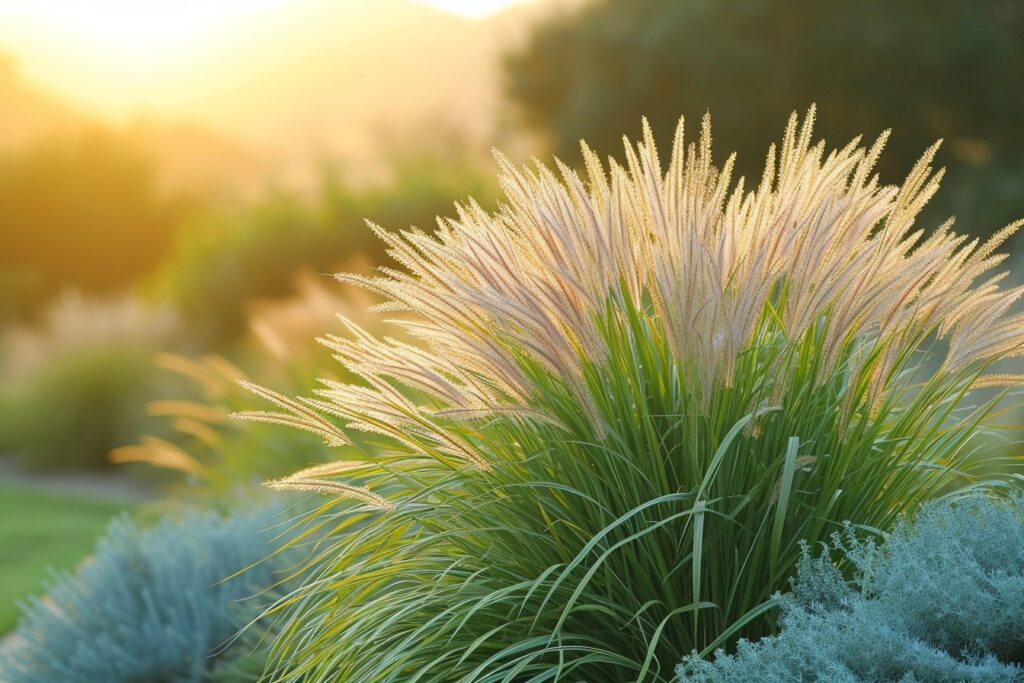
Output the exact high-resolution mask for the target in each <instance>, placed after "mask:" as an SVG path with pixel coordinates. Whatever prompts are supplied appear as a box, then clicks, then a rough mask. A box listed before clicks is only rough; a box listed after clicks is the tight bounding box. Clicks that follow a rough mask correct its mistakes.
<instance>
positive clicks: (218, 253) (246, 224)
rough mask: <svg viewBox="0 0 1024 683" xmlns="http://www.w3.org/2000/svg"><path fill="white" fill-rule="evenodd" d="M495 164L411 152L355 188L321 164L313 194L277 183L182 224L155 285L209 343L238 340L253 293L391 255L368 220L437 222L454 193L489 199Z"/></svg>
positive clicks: (276, 291)
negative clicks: (308, 272)
mask: <svg viewBox="0 0 1024 683" xmlns="http://www.w3.org/2000/svg"><path fill="white" fill-rule="evenodd" d="M491 175H492V174H491V173H489V172H485V171H483V170H481V169H480V164H479V162H477V161H475V160H474V159H472V158H471V157H470V156H469V155H468V154H462V153H458V152H455V153H453V154H452V156H451V157H450V158H441V157H440V156H439V155H436V154H434V153H417V154H407V155H406V156H402V157H400V158H398V159H397V160H395V161H394V162H393V164H392V168H391V173H390V179H389V180H388V181H387V182H385V183H382V184H378V185H372V186H367V187H361V188H357V187H353V185H352V184H351V183H348V182H346V181H343V180H341V179H339V177H338V175H337V174H336V173H332V172H325V175H324V179H323V181H322V182H321V185H320V187H319V189H318V191H317V192H316V193H315V194H314V196H312V197H311V198H305V197H302V196H300V195H299V194H298V193H296V192H288V191H282V190H279V191H276V192H273V193H271V194H270V195H268V196H267V197H266V198H264V199H262V200H260V201H258V202H257V203H255V204H254V205H252V206H249V207H243V208H241V209H238V208H237V207H236V208H234V209H231V210H227V211H222V212H219V213H213V214H210V215H208V216H206V217H205V218H202V219H199V220H197V221H195V222H194V223H192V224H190V225H188V226H186V227H185V229H184V230H183V233H182V234H181V236H180V239H179V241H178V243H177V245H176V248H175V250H174V253H173V256H172V257H171V259H170V260H169V262H168V263H167V264H166V265H165V267H164V268H163V270H162V273H161V274H160V276H159V277H158V280H157V283H156V288H157V289H158V290H159V291H160V292H161V293H162V294H163V295H164V296H166V297H167V298H168V299H169V300H170V301H172V302H173V303H174V304H175V305H176V307H177V308H178V309H179V310H180V311H181V312H182V314H183V316H184V317H185V320H186V321H187V323H188V325H189V326H190V329H191V330H193V331H195V332H196V333H197V334H198V335H199V336H200V337H201V338H202V339H203V340H205V341H206V342H207V343H210V344H223V343H225V342H227V341H229V340H234V339H237V338H238V336H239V335H240V333H242V332H243V331H244V330H245V328H246V323H247V320H248V317H249V315H250V313H251V312H252V302H253V300H255V299H260V298H272V297H282V296H284V295H286V294H289V293H290V292H291V291H292V288H293V279H294V277H295V275H296V273H297V272H298V271H300V270H302V269H310V268H311V269H314V270H316V271H318V272H333V271H334V270H336V269H339V268H340V267H341V266H342V265H343V264H345V265H346V267H347V268H348V269H357V270H360V269H366V268H368V267H369V266H370V265H377V264H381V263H383V262H384V261H385V259H386V257H385V255H384V253H383V250H382V249H381V247H380V240H377V239H376V238H375V237H374V236H373V234H372V232H371V230H370V229H369V228H368V227H367V226H366V224H365V221H366V220H371V221H373V222H374V223H377V224H379V225H381V226H384V227H387V228H389V229H404V228H407V227H409V226H411V225H416V226H418V227H421V228H423V229H425V230H432V229H433V228H434V225H435V217H436V216H438V215H446V216H448V215H453V214H454V209H453V198H458V197H467V196H470V195H472V196H473V197H474V198H476V199H477V200H479V201H480V202H482V203H487V202H491V201H493V198H494V197H495V196H496V192H497V190H496V187H495V185H494V183H493V180H492V178H491Z"/></svg>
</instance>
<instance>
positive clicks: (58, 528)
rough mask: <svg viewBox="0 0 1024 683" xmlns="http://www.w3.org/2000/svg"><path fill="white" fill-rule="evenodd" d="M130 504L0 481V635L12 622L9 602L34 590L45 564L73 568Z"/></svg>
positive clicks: (14, 612)
mask: <svg viewBox="0 0 1024 683" xmlns="http://www.w3.org/2000/svg"><path fill="white" fill-rule="evenodd" d="M131 505H132V504H131V503H130V502H123V501H110V500H103V499H99V498H88V497H83V496H81V495H70V494H64V493H58V492H52V491H41V490H38V489H32V488H27V487H24V486H16V485H12V484H6V483H0V634H4V633H7V632H9V631H11V630H12V629H13V628H14V627H15V625H16V624H17V621H18V610H17V607H16V605H15V603H16V602H17V601H19V600H21V599H23V598H25V597H26V596H28V595H32V594H34V593H38V592H40V590H41V589H42V586H43V582H44V579H45V578H46V571H45V570H46V568H47V567H54V568H57V569H71V568H73V567H74V566H75V565H77V564H78V562H79V561H81V559H82V558H83V557H85V556H86V555H88V554H89V553H90V552H91V551H92V549H93V546H94V544H95V542H96V537H97V536H98V535H99V534H100V533H102V532H103V530H104V529H105V528H106V525H107V523H108V522H109V521H110V520H111V518H113V517H114V516H115V515H117V513H118V512H120V511H121V510H124V509H127V508H129V507H131Z"/></svg>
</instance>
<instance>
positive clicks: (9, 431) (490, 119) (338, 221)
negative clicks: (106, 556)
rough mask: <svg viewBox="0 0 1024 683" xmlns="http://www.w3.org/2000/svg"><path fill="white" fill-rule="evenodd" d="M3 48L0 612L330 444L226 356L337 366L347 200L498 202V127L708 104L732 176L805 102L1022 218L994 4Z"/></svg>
mask: <svg viewBox="0 0 1024 683" xmlns="http://www.w3.org/2000/svg"><path fill="white" fill-rule="evenodd" d="M0 54H2V55H3V57H2V58H0V477H2V480H3V481H0V530H2V531H0V586H2V587H3V591H2V592H0V633H2V632H4V631H6V630H8V629H10V628H11V627H12V626H13V622H14V610H13V605H14V601H15V599H16V598H18V597H23V596H24V595H25V594H26V593H27V592H30V591H34V590H37V589H38V588H39V585H40V581H41V578H42V567H43V566H45V565H55V566H61V567H64V566H71V565H73V564H74V563H75V562H76V561H77V559H79V558H80V557H82V556H83V555H84V554H85V553H86V552H87V551H88V549H89V548H91V546H92V542H93V538H94V537H95V535H96V534H97V533H98V532H99V530H100V529H101V527H102V526H103V525H104V524H105V522H106V520H107V519H109V518H110V516H112V515H113V514H114V513H115V512H116V511H117V510H120V509H124V508H125V507H130V508H133V509H138V506H140V505H142V506H144V507H148V506H152V505H159V504H161V503H160V501H162V500H166V499H168V498H172V499H184V498H199V499H202V500H206V501H212V502H214V503H215V504H219V503H220V502H224V501H226V500H229V499H232V498H235V497H239V496H255V495H257V494H256V493H255V491H256V484H257V483H258V482H259V481H260V480H261V479H262V478H265V477H269V476H277V475H280V474H283V473H285V472H288V471H292V470H294V469H296V468H297V467H300V466H303V465H306V464H310V463H315V462H318V461H321V460H323V459H324V458H326V457H329V455H328V454H327V452H326V450H325V449H324V447H323V446H322V445H320V444H319V443H318V442H317V441H316V440H315V439H311V438H305V437H304V436H303V435H301V434H295V433H292V432H291V431H290V430H275V429H273V428H268V427H266V426H262V425H261V426H252V425H238V424H233V423H230V422H228V421H227V420H226V419H225V416H226V415H227V413H228V412H229V411H230V410H233V409H239V408H246V407H250V406H251V402H250V401H249V400H248V399H247V398H246V397H245V396H244V395H241V394H240V393H239V392H238V391H237V389H236V386H237V385H236V384H235V382H234V380H236V379H238V378H241V377H248V378H252V379H255V380H258V381H261V382H265V383H268V384H271V385H273V386H274V387H275V388H277V389H279V390H281V391H283V392H285V393H287V392H288V391H289V390H294V391H298V390H301V389H302V388H304V387H308V386H310V385H311V384H312V382H313V381H314V378H315V377H317V376H324V375H327V374H329V373H330V372H332V366H331V364H330V358H329V356H328V355H327V354H326V353H325V352H324V351H323V349H321V348H320V347H318V346H317V345H316V344H314V343H313V341H312V339H313V337H315V336H316V335H318V334H323V333H326V332H338V331H339V328H338V323H337V322H336V321H335V320H334V319H333V315H334V313H335V312H338V311H342V312H345V314H346V315H348V316H350V317H353V318H355V319H356V320H361V316H363V314H364V313H365V310H366V308H367V307H368V306H369V305H370V304H371V303H372V301H371V300H370V299H368V298H367V297H366V296H364V295H360V294H358V293H354V292H352V291H349V290H346V289H344V288H342V287H340V286H338V285H337V284H336V283H334V282H333V281H332V280H330V279H329V278H326V277H323V275H322V274H323V273H329V272H333V271H336V270H340V269H345V270H357V271H368V270H370V269H372V268H373V267H375V266H377V265H381V264H385V263H386V260H387V259H386V256H385V255H384V254H383V253H382V250H381V248H380V245H379V243H378V241H377V240H376V239H375V238H374V237H373V236H372V234H371V232H370V230H369V229H368V228H367V227H366V226H365V224H364V222H363V221H364V219H370V220H372V221H374V222H375V223H378V224H380V225H382V226H384V227H386V228H389V229H400V228H406V227H408V226H410V225H416V226H419V227H421V228H423V229H425V230H430V229H432V227H433V226H434V220H435V216H437V215H447V216H450V215H453V214H454V208H453V202H454V201H456V200H460V201H461V200H464V199H466V198H467V197H469V196H472V197H475V198H476V199H477V200H478V201H480V202H481V203H482V204H483V205H484V206H485V207H493V206H494V205H495V204H496V201H497V188H496V187H495V184H494V181H493V175H494V164H493V163H492V161H491V160H490V155H489V151H490V148H491V146H499V147H501V148H502V149H503V150H505V151H506V152H507V153H509V154H510V155H511V156H512V157H513V158H514V159H515V160H517V161H526V160H528V159H529V157H530V156H531V155H538V156H543V155H546V154H549V153H552V152H554V153H556V154H558V155H559V156H560V157H561V158H562V159H563V160H565V161H566V162H567V163H569V164H577V163H578V162H579V154H578V151H577V143H578V140H579V139H580V138H581V137H585V138H586V139H587V140H588V141H589V142H590V143H591V144H592V145H593V146H594V147H595V148H597V149H598V150H599V151H601V152H603V153H617V152H618V151H619V149H620V146H621V142H620V138H621V135H622V133H626V132H628V133H630V134H635V133H636V132H637V131H638V130H639V126H640V118H641V116H644V115H646V116H647V117H648V118H649V119H650V120H651V122H652V124H653V126H654V129H655V132H656V134H657V135H658V136H659V139H660V141H661V143H662V144H668V142H669V140H668V137H667V136H669V135H671V133H672V131H673V128H674V123H675V120H676V118H677V117H678V116H679V115H680V114H685V115H686V116H687V117H688V121H693V122H694V124H691V126H692V125H695V122H696V120H697V119H698V118H699V117H700V116H702V115H703V114H704V113H705V112H706V111H710V112H711V113H712V117H713V121H714V127H715V133H716V142H715V148H716V153H717V154H718V155H719V158H720V159H723V158H724V156H725V154H727V153H728V152H731V151H733V150H736V151H738V152H739V153H740V158H739V164H738V168H739V169H740V171H741V172H742V173H744V174H747V175H748V176H754V177H757V174H758V173H759V166H760V164H761V163H762V161H763V155H764V153H765V151H766V149H767V145H768V144H769V142H771V141H772V140H773V139H774V137H775V136H776V134H777V131H779V130H781V129H782V127H783V123H784V121H785V118H786V117H787V116H788V114H789V113H790V112H791V111H793V110H794V109H795V110H804V109H806V107H807V106H808V105H809V104H811V103H812V102H816V103H817V104H818V107H819V122H820V123H819V127H818V132H819V134H821V135H823V136H825V137H826V138H827V139H828V140H829V141H830V143H831V144H834V145H839V144H843V143H845V142H846V141H848V140H849V139H850V138H852V137H853V136H854V135H857V134H862V133H863V134H865V135H867V136H875V135H878V134H879V133H880V132H881V131H882V130H884V129H886V128H889V127H892V128H893V129H894V132H893V136H892V138H891V142H890V144H889V148H888V151H887V153H886V155H885V156H884V158H883V159H884V161H883V165H882V166H881V167H880V169H879V171H880V173H881V175H882V180H883V181H890V182H897V181H899V180H900V179H901V178H902V176H903V175H904V174H905V173H906V172H907V171H908V170H909V168H910V166H911V165H912V163H913V162H914V161H915V160H916V158H917V156H918V155H919V154H920V153H921V152H922V151H923V149H924V148H925V147H926V146H928V145H929V144H930V143H931V142H933V141H934V140H935V139H936V138H939V137H941V138H944V139H945V144H944V146H943V149H942V151H941V152H940V163H942V164H945V165H946V166H947V167H948V169H949V173H948V176H947V179H946V181H945V187H944V190H943V191H942V192H940V195H939V197H938V198H937V199H936V201H935V202H934V204H933V206H932V207H931V208H930V209H929V212H928V214H927V215H926V216H925V219H926V220H927V221H930V222H929V223H927V224H926V225H928V226H931V225H935V224H937V223H938V222H939V221H940V220H942V219H944V218H946V217H947V216H948V215H950V214H955V215H957V217H958V223H957V225H958V226H959V227H958V229H959V230H960V231H963V232H968V233H970V234H972V235H975V236H985V235H988V234H991V233H992V232H994V231H995V230H997V229H998V228H1000V227H1002V226H1003V225H1004V224H1005V223H1007V222H1009V221H1010V220H1011V219H1013V218H1016V217H1020V216H1024V127H1022V126H1021V125H1020V122H1021V120H1022V119H1021V116H1022V113H1024V88H1022V87H1021V84H1022V83H1024V5H1022V4H1021V3H1019V2H1016V1H1014V0H976V1H975V2H971V3H965V2H961V1H958V0H930V1H928V2H925V1H923V0H900V1H898V2H891V1H889V2H882V1H881V0H838V1H836V2H828V3H824V2H816V1H815V0H786V1H784V2H769V1H768V0H736V1H734V2H729V3H725V2H715V1H714V0H533V1H532V2H531V1H521V2H516V1H514V0H421V1H414V0H336V1H328V0H292V1H291V2H284V1H282V0H225V1H222V2H219V3H200V2H176V3H170V2H164V1H163V0H148V1H146V2H127V1H124V0H97V2H93V3H75V2H65V1H63V0H51V1H48V2H43V3H40V2H34V1H32V0H9V2H6V3H4V4H2V5H0ZM691 129H692V127H691ZM1011 248H1012V249H1013V250H1014V252H1015V254H1016V252H1018V251H1019V250H1020V242H1019V241H1017V242H1016V243H1014V244H1012V245H1011ZM1010 263H1011V268H1013V269H1014V270H1017V264H1018V263H1019V257H1018V256H1016V255H1015V256H1014V257H1013V259H1012V260H1011V262H1010ZM392 265H393V264H392ZM1014 279H1015V280H1020V279H1021V278H1020V277H1018V273H1016V272H1015V273H1014ZM366 324H369V325H374V324H376V325H379V324H381V323H379V322H376V323H374V322H367V323H366ZM1006 421H1007V422H1008V423H1010V422H1013V420H1011V419H1009V418H1008V419H1007V420H1006ZM1015 440H1016V437H1015V435H1013V434H1012V433H1011V436H1010V437H1009V438H1008V439H1007V444H1006V446H1005V447H1006V448H1015V447H1016V446H1015V444H1014V441H1015ZM111 451H113V452H114V453H115V458H114V459H115V460H116V461H118V462H119V463H122V464H119V465H117V466H115V465H114V464H113V463H112V461H111V459H110V457H109V454H110V453H111ZM335 455H336V454H335ZM140 461H141V464H140ZM152 465H157V466H158V467H152ZM158 472H162V474H158ZM97 477H99V478H100V479H101V480H103V481H107V482H109V486H96V485H95V480H96V478H97Z"/></svg>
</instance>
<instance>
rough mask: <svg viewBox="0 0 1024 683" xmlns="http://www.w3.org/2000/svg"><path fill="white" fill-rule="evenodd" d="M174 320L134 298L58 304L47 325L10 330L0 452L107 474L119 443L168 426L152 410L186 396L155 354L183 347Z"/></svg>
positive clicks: (32, 463)
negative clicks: (163, 399) (166, 399)
mask: <svg viewBox="0 0 1024 683" xmlns="http://www.w3.org/2000/svg"><path fill="white" fill-rule="evenodd" d="M177 335H178V332H177V322H176V318H175V316H174V315H173V314H172V313H170V312H168V311H165V310H151V309H149V308H147V307H146V306H145V305H144V304H142V303H141V302H139V301H137V300H134V299H131V298H123V299H114V300H103V301H89V300H86V299H83V298H82V297H80V296H77V295H67V296H65V297H64V298H62V299H60V300H58V301H57V302H56V303H55V304H54V305H53V307H52V308H51V309H49V311H48V312H47V313H46V315H45V319H44V321H43V323H42V324H41V325H40V326H39V327H38V328H22V329H16V330H14V331H10V332H8V333H7V334H6V335H5V336H4V338H3V339H2V340H0V344H2V349H3V351H2V353H3V364H2V373H0V403H2V408H3V410H0V452H2V453H5V454H10V455H13V456H14V457H15V458H17V459H19V460H20V461H21V462H23V463H24V464H25V465H26V466H28V467H31V468H37V469H38V468H69V469H75V468H104V467H107V466H109V464H110V463H109V460H108V453H109V452H110V450H111V449H113V448H115V447H116V446H120V445H124V444H128V443H133V442H135V441H137V440H138V439H139V438H140V437H141V436H142V435H143V434H147V433H151V432H153V431H154V430H159V429H160V424H159V422H158V421H156V420H154V418H152V417H151V416H149V415H147V412H146V403H147V402H148V401H149V400H152V399H155V398H157V397H159V396H162V395H168V394H175V393H177V389H178V386H172V384H171V383H170V382H169V381H168V378H166V377H165V376H162V375H161V374H160V373H159V372H158V370H157V369H156V368H155V367H154V365H153V354H154V353H156V352H157V351H159V350H160V349H162V348H167V347H173V346H174V345H176V344H177V343H178V338H177Z"/></svg>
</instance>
